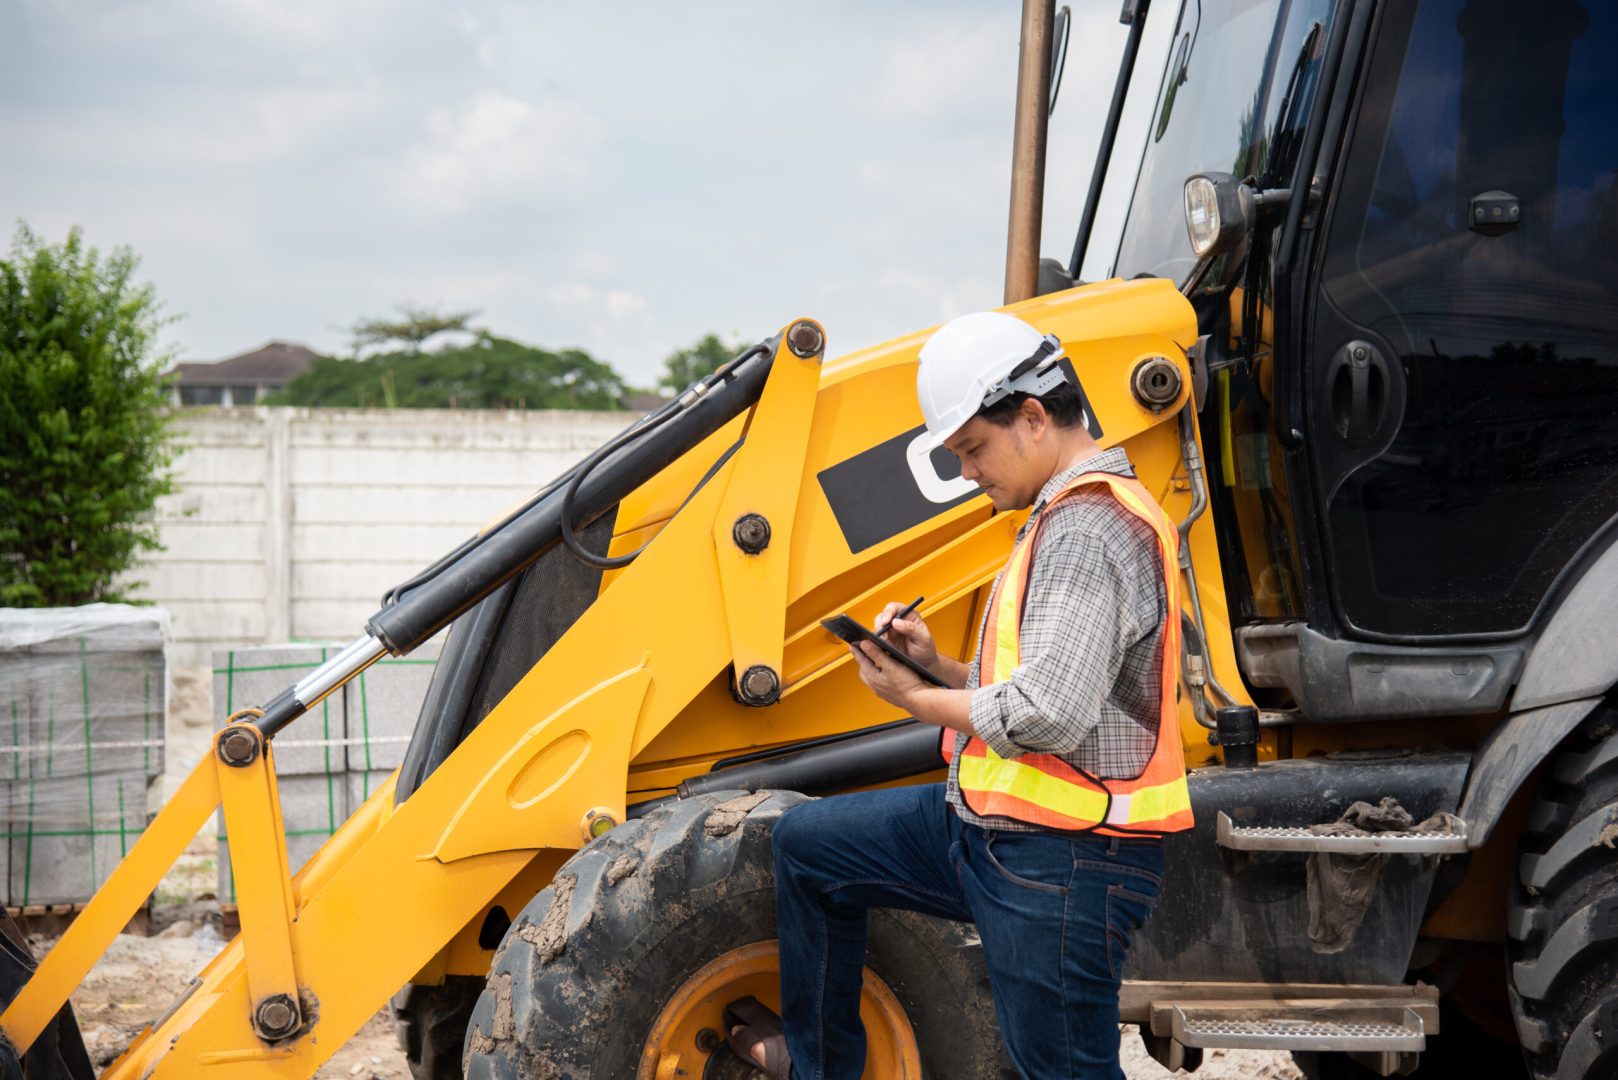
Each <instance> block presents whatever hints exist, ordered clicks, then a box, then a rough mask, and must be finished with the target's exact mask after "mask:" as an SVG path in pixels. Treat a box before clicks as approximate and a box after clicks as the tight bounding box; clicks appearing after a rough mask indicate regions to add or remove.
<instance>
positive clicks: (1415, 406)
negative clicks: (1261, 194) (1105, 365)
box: [1311, 0, 1618, 635]
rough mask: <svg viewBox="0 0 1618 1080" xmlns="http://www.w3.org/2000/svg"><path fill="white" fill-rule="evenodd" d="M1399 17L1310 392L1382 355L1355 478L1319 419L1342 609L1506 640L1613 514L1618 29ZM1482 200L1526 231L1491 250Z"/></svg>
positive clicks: (1556, 8) (1564, 3)
mask: <svg viewBox="0 0 1618 1080" xmlns="http://www.w3.org/2000/svg"><path fill="white" fill-rule="evenodd" d="M1387 12H1388V13H1387V15H1386V17H1385V18H1386V21H1387V22H1388V23H1389V24H1390V25H1389V26H1388V27H1386V28H1384V29H1383V30H1382V31H1381V32H1380V33H1379V38H1378V41H1377V43H1376V45H1375V51H1374V54H1373V61H1372V72H1371V78H1370V82H1369V83H1368V89H1367V91H1366V96H1365V100H1364V103H1363V105H1362V112H1361V115H1360V118H1359V120H1358V122H1357V125H1356V128H1355V133H1354V136H1353V140H1352V143H1351V147H1350V149H1349V152H1348V155H1347V158H1346V160H1345V168H1344V172H1343V176H1342V184H1343V188H1342V191H1341V194H1340V196H1339V201H1338V205H1337V206H1336V208H1335V209H1334V210H1333V211H1332V220H1331V222H1330V224H1329V229H1330V233H1329V247H1328V251H1327V256H1326V262H1325V293H1326V297H1327V299H1328V300H1329V301H1330V305H1329V306H1323V307H1322V309H1321V310H1322V315H1321V318H1320V322H1319V324H1318V328H1319V336H1318V338H1317V340H1316V342H1315V348H1314V349H1313V351H1312V357H1313V363H1314V365H1315V366H1314V369H1313V370H1314V372H1315V376H1316V378H1317V379H1318V378H1319V377H1320V373H1321V372H1322V370H1323V369H1322V364H1323V361H1324V359H1325V358H1326V357H1328V356H1329V355H1331V354H1332V353H1333V351H1334V350H1336V349H1337V348H1338V347H1339V346H1340V345H1342V344H1343V343H1344V342H1345V341H1346V340H1348V336H1349V335H1353V336H1355V337H1366V338H1368V339H1369V340H1371V341H1373V342H1376V343H1378V345H1379V347H1381V348H1383V349H1385V351H1386V352H1387V353H1388V354H1389V359H1390V360H1391V362H1392V364H1393V365H1394V372H1395V376H1394V377H1395V378H1399V377H1400V376H1402V381H1403V385H1404V414H1403V418H1402V421H1401V422H1400V423H1399V424H1398V426H1397V428H1396V433H1395V434H1394V435H1393V437H1392V441H1391V443H1390V444H1389V445H1386V446H1385V447H1374V446H1373V447H1370V448H1369V449H1368V450H1367V452H1366V453H1364V454H1363V455H1361V456H1359V457H1358V458H1355V457H1354V455H1353V454H1352V453H1347V454H1346V456H1345V451H1343V450H1342V448H1340V447H1339V448H1333V447H1331V446H1329V445H1327V442H1328V441H1329V439H1330V436H1329V434H1327V433H1326V431H1327V429H1326V426H1325V425H1323V424H1322V422H1321V420H1322V418H1321V416H1320V415H1319V412H1318V406H1317V407H1316V408H1317V412H1316V413H1315V414H1313V415H1312V422H1313V429H1312V430H1313V435H1312V437H1313V438H1314V439H1315V440H1316V442H1317V448H1318V450H1319V460H1320V461H1321V462H1331V461H1335V462H1337V463H1338V465H1337V466H1336V467H1327V466H1326V465H1322V466H1321V468H1322V472H1323V475H1322V476H1321V481H1322V485H1323V488H1324V490H1325V491H1326V492H1327V495H1328V499H1329V501H1328V509H1327V516H1328V531H1329V542H1330V544H1331V556H1332V560H1333V562H1334V563H1335V575H1334V577H1335V581H1336V590H1337V604H1338V608H1339V612H1340V614H1341V615H1343V616H1344V617H1345V618H1346V619H1347V620H1348V621H1349V622H1350V623H1351V624H1352V625H1353V626H1356V627H1359V628H1361V629H1363V630H1367V631H1375V632H1382V633H1389V634H1408V635H1436V634H1461V633H1496V634H1501V633H1510V632H1513V631H1516V630H1518V629H1520V628H1522V627H1524V626H1526V625H1528V624H1529V623H1530V622H1531V620H1532V618H1533V616H1534V614H1535V612H1536V610H1537V608H1538V607H1539V605H1540V603H1541V601H1542V600H1543V599H1544V597H1545V595H1546V593H1547V592H1548V591H1549V589H1550V587H1551V585H1552V583H1553V582H1554V580H1555V579H1556V577H1557V575H1558V574H1559V573H1560V572H1561V571H1562V570H1563V568H1564V567H1565V566H1567V565H1568V564H1569V563H1570V562H1571V561H1572V560H1573V559H1574V558H1575V556H1576V554H1577V553H1578V552H1579V550H1580V548H1581V547H1583V546H1584V545H1585V544H1586V543H1587V542H1589V541H1590V540H1591V539H1592V537H1593V536H1595V535H1596V534H1597V533H1599V532H1600V531H1601V530H1602V529H1603V527H1604V526H1606V525H1607V524H1608V523H1609V522H1611V521H1612V520H1613V518H1614V515H1615V514H1618V349H1615V345H1614V341H1615V337H1614V335H1615V331H1618V191H1615V185H1614V179H1615V175H1618V123H1615V121H1614V108H1615V106H1618V5H1615V4H1611V3H1604V2H1603V3H1595V2H1589V3H1577V2H1570V0H1547V2H1543V3H1535V4H1522V3H1519V2H1518V0H1427V2H1425V3H1423V4H1421V6H1420V8H1419V9H1418V10H1417V11H1416V13H1415V15H1414V18H1413V19H1412V18H1411V15H1410V12H1411V9H1410V8H1408V7H1404V6H1401V5H1390V6H1389V8H1388V9H1387ZM1400 20H1404V21H1405V24H1404V25H1403V26H1398V25H1393V24H1396V23H1398V22H1399V21H1400ZM1492 191H1503V192H1507V193H1509V194H1510V195H1513V196H1516V198H1517V200H1518V205H1519V207H1520V210H1519V218H1518V220H1519V222H1520V223H1519V224H1517V225H1515V226H1514V227H1511V228H1509V229H1507V230H1506V231H1505V232H1503V233H1500V234H1498V235H1485V234H1484V233H1481V232H1479V231H1475V230H1473V229H1471V228H1470V227H1469V225H1470V223H1471V215H1472V212H1473V209H1472V199H1473V198H1474V197H1475V196H1478V195H1480V194H1483V193H1486V192H1492ZM1311 400H1313V401H1316V402H1318V400H1319V398H1318V397H1315V398H1312V399H1311ZM1333 455H1336V456H1335V457H1334V456H1333Z"/></svg>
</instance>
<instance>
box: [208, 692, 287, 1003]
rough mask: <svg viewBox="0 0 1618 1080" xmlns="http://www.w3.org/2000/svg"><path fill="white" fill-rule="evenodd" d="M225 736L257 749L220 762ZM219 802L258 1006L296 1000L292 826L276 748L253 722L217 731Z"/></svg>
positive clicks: (254, 1000) (249, 980)
mask: <svg viewBox="0 0 1618 1080" xmlns="http://www.w3.org/2000/svg"><path fill="white" fill-rule="evenodd" d="M227 735H236V736H238V737H249V738H251V739H252V740H253V742H254V743H255V744H256V746H257V747H258V749H256V750H255V751H254V756H253V760H252V761H251V762H249V763H248V764H246V765H243V766H241V767H239V768H233V767H231V766H228V765H225V764H224V763H222V762H220V761H219V755H218V752H217V748H218V746H219V744H220V741H221V740H223V739H224V738H225V737H226V736H227ZM214 747H215V748H216V750H215V753H214V754H213V760H214V762H215V768H216V770H217V773H218V777H219V779H218V784H219V801H220V805H221V806H222V807H223V808H224V813H225V830H226V831H227V832H228V833H229V834H230V851H231V867H230V870H231V876H232V877H233V878H234V879H235V882H236V903H237V906H238V907H237V910H238V912H239V914H240V918H241V927H242V929H241V935H242V940H243V941H244V942H245V956H246V963H247V987H248V997H249V999H250V1000H251V1001H252V1007H253V1008H254V1009H255V1010H256V1009H257V1008H259V1007H260V1006H261V1005H262V1004H263V1003H264V1002H266V1001H268V1000H269V999H270V998H274V997H284V998H285V999H286V1000H287V1001H288V1002H296V1001H297V1000H298V973H297V966H296V964H295V963H294V961H293V957H292V920H293V918H294V916H295V914H296V911H297V909H296V908H295V907H294V906H293V903H292V881H291V875H290V873H289V868H288V865H287V842H286V827H285V826H284V825H283V824H282V822H281V795H280V790H279V788H278V787H277V786H276V782H275V757H274V751H273V750H272V749H271V748H270V747H269V746H268V744H266V743H265V742H264V741H263V739H262V737H261V736H260V735H259V733H258V729H257V728H256V727H254V726H253V725H252V724H231V725H229V726H228V727H226V728H224V729H222V730H221V731H220V732H219V734H218V735H216V736H215V737H214Z"/></svg>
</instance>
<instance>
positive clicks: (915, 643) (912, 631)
mask: <svg viewBox="0 0 1618 1080" xmlns="http://www.w3.org/2000/svg"><path fill="white" fill-rule="evenodd" d="M904 609H905V605H903V604H889V605H888V606H887V607H885V608H883V609H882V614H880V615H878V616H877V617H876V625H875V626H873V627H871V629H872V630H876V631H880V630H881V629H882V628H883V627H884V626H886V627H888V633H887V639H888V640H889V641H890V642H892V643H893V646H894V648H896V649H898V650H899V651H900V652H902V653H904V654H905V655H906V656H908V657H910V659H912V660H914V661H915V662H916V663H918V664H920V665H921V666H922V667H924V668H926V669H927V670H928V671H931V670H933V666H934V665H935V664H937V663H938V646H937V645H935V644H933V632H932V631H931V630H929V629H927V624H926V623H925V622H923V621H922V618H921V616H920V615H917V614H915V613H914V612H912V613H910V614H909V615H907V616H905V617H904V618H902V619H896V618H894V616H896V615H898V614H899V613H900V612H901V611H903V610H904Z"/></svg>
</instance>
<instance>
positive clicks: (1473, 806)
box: [1460, 697, 1601, 849]
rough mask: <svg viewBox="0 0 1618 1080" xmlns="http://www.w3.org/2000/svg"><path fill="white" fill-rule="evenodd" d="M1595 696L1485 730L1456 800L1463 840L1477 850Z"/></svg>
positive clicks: (1518, 714) (1521, 714) (1522, 714)
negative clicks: (1529, 776)
mask: <svg viewBox="0 0 1618 1080" xmlns="http://www.w3.org/2000/svg"><path fill="white" fill-rule="evenodd" d="M1599 704H1601V698H1600V697H1587V698H1581V699H1580V700H1578V701H1564V702H1561V703H1560V704H1556V705H1546V706H1545V707H1543V708H1539V709H1527V710H1524V711H1522V712H1515V713H1512V714H1511V715H1510V716H1508V717H1507V718H1506V719H1505V721H1504V722H1503V723H1501V724H1500V725H1499V726H1498V727H1496V728H1495V729H1494V730H1493V731H1491V732H1489V734H1488V736H1487V737H1486V738H1485V739H1484V740H1483V742H1482V744H1481V745H1479V747H1478V751H1477V755H1476V756H1475V757H1474V758H1473V760H1472V770H1471V772H1470V774H1469V775H1468V776H1467V778H1466V793H1465V795H1463V796H1462V798H1461V809H1460V815H1461V820H1463V821H1465V822H1466V842H1467V846H1468V847H1471V848H1474V849H1476V848H1480V847H1482V846H1483V844H1484V841H1486V840H1488V839H1489V834H1490V833H1491V832H1493V831H1494V827H1495V825H1496V823H1498V822H1499V820H1500V815H1501V814H1502V813H1504V812H1505V809H1506V804H1507V803H1509V802H1511V797H1512V796H1513V795H1515V794H1516V793H1517V789H1518V788H1520V787H1521V786H1522V783H1523V781H1524V780H1526V779H1528V775H1529V773H1532V772H1533V771H1534V770H1535V769H1536V768H1538V767H1539V764H1540V763H1541V762H1543V761H1544V760H1545V759H1546V758H1548V757H1550V755H1551V754H1552V753H1553V752H1555V750H1556V748H1557V747H1558V746H1560V745H1561V744H1562V741H1563V740H1564V739H1566V738H1567V737H1568V736H1569V735H1571V734H1573V731H1574V729H1575V728H1577V727H1578V726H1579V724H1580V723H1582V722H1583V720H1584V718H1585V717H1587V716H1589V715H1590V713H1591V712H1592V711H1593V710H1594V709H1595V707H1596V706H1597V705H1599Z"/></svg>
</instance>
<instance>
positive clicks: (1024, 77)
mask: <svg viewBox="0 0 1618 1080" xmlns="http://www.w3.org/2000/svg"><path fill="white" fill-rule="evenodd" d="M1055 12H1056V0H1023V5H1022V46H1021V53H1020V55H1019V57H1018V60H1017V119H1016V126H1015V128H1014V129H1013V133H1012V147H1011V215H1010V222H1009V225H1008V228H1007V236H1006V298H1005V302H1006V303H1008V304H1014V303H1016V302H1017V301H1019V300H1027V299H1028V298H1029V297H1031V296H1033V295H1035V293H1037V292H1038V289H1039V231H1040V225H1041V219H1042V218H1043V217H1044V208H1045V133H1046V129H1047V120H1048V118H1049V115H1050V100H1051V27H1052V25H1053V24H1054V22H1055Z"/></svg>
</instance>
